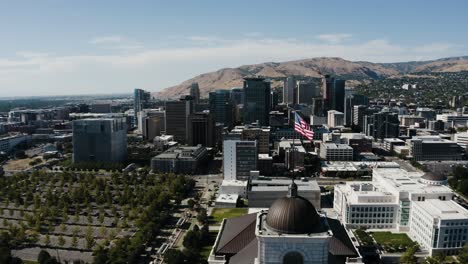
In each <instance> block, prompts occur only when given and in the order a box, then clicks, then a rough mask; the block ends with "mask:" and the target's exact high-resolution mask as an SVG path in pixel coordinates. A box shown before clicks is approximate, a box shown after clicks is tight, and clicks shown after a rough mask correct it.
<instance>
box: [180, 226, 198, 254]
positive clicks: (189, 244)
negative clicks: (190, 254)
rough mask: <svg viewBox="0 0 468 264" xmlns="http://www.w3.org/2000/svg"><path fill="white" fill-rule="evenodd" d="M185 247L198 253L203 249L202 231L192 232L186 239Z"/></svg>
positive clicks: (188, 233)
mask: <svg viewBox="0 0 468 264" xmlns="http://www.w3.org/2000/svg"><path fill="white" fill-rule="evenodd" d="M183 245H184V247H186V248H187V249H189V250H192V251H197V250H199V249H200V248H201V243H200V231H199V230H198V231H195V230H190V231H188V232H187V234H186V235H185V237H184V242H183Z"/></svg>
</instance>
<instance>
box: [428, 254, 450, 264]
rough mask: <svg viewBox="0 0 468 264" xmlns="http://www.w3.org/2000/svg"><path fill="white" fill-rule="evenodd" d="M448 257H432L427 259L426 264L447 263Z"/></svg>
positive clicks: (442, 255)
mask: <svg viewBox="0 0 468 264" xmlns="http://www.w3.org/2000/svg"><path fill="white" fill-rule="evenodd" d="M445 260H446V256H445V255H444V254H436V255H434V256H432V257H427V258H426V259H425V260H424V262H423V263H424V264H440V263H445Z"/></svg>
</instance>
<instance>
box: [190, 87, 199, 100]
mask: <svg viewBox="0 0 468 264" xmlns="http://www.w3.org/2000/svg"><path fill="white" fill-rule="evenodd" d="M190 96H192V97H193V100H194V103H195V104H198V103H199V102H200V87H198V83H196V82H194V83H192V85H191V86H190Z"/></svg>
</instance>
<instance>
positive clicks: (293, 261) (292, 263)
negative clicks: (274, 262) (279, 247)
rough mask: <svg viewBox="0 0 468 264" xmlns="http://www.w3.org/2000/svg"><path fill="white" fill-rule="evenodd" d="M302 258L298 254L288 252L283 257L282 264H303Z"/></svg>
mask: <svg viewBox="0 0 468 264" xmlns="http://www.w3.org/2000/svg"><path fill="white" fill-rule="evenodd" d="M303 263H304V258H303V257H302V255H301V253H299V252H294V251H293V252H288V253H287V254H286V255H284V257H283V264H303Z"/></svg>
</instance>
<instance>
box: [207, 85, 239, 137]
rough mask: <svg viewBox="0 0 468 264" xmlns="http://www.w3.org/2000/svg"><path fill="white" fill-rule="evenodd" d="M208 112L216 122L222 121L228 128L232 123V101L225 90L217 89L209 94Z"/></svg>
mask: <svg viewBox="0 0 468 264" xmlns="http://www.w3.org/2000/svg"><path fill="white" fill-rule="evenodd" d="M209 104H210V113H212V114H213V117H214V120H215V122H216V123H222V124H224V126H226V127H228V128H232V126H233V125H234V103H233V101H232V100H231V94H230V92H229V91H227V90H217V91H214V92H211V93H210V94H209Z"/></svg>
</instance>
